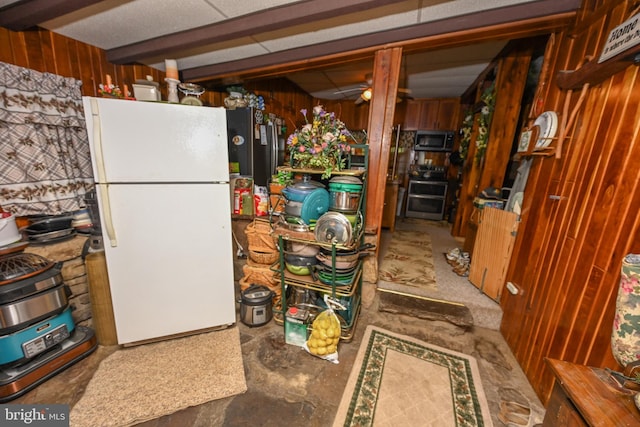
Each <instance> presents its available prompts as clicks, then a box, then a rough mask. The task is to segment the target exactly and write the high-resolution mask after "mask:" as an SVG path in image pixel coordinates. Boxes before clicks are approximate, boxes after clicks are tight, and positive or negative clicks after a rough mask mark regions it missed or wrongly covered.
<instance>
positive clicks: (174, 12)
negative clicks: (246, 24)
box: [41, 0, 224, 49]
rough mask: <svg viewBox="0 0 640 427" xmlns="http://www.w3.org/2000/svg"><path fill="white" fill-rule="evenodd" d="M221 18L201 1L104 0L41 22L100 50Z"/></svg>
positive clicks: (46, 26) (51, 28) (45, 26)
mask: <svg viewBox="0 0 640 427" xmlns="http://www.w3.org/2000/svg"><path fill="white" fill-rule="evenodd" d="M222 20H224V16H223V15H222V14H221V13H220V12H219V11H217V10H216V9H215V8H214V7H212V6H211V5H210V4H209V3H207V2H206V1H202V0H180V1H163V2H158V1H157V0H135V1H126V0H106V1H102V2H99V3H96V4H94V5H92V6H89V7H86V8H84V9H80V10H78V11H76V12H74V13H70V14H67V15H64V16H62V17H60V18H57V19H53V20H51V21H48V22H45V23H43V24H42V25H41V26H42V27H43V28H46V29H48V30H50V31H53V32H55V33H58V34H62V35H64V36H66V37H70V38H72V39H75V40H80V41H82V42H84V43H88V44H90V45H93V46H97V47H99V48H101V49H112V48H115V47H119V46H123V45H127V44H131V43H135V42H138V41H142V40H147V39H150V38H153V37H158V36H161V35H164V34H169V33H173V32H176V31H182V30H187V29H190V28H194V27H199V26H202V25H206V24H211V23H214V22H218V21H222Z"/></svg>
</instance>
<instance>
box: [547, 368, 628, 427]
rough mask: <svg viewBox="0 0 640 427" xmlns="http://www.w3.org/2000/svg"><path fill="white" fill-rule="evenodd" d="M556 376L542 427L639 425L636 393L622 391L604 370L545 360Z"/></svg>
mask: <svg viewBox="0 0 640 427" xmlns="http://www.w3.org/2000/svg"><path fill="white" fill-rule="evenodd" d="M545 361H546V362H547V364H548V365H549V367H550V368H551V371H552V372H553V374H554V375H555V377H556V382H555V385H554V387H553V391H552V393H551V399H549V403H548V404H547V412H546V415H545V417H544V421H543V423H542V425H543V427H551V426H562V427H577V426H616V427H620V426H640V411H639V410H638V409H637V408H636V406H635V404H634V402H633V396H634V395H635V393H636V392H634V391H631V390H627V389H624V388H622V387H620V386H619V385H618V383H617V382H616V381H615V380H614V379H613V378H612V377H611V376H610V375H609V373H607V372H606V371H605V370H604V369H599V368H590V367H588V366H584V365H575V364H573V363H569V362H564V361H561V360H554V359H545Z"/></svg>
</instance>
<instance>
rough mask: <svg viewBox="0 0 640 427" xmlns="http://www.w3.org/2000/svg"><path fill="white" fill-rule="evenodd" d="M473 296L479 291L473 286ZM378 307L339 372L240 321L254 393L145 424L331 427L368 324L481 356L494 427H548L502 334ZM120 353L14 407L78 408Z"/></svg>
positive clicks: (367, 288) (271, 327)
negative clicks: (506, 407)
mask: <svg viewBox="0 0 640 427" xmlns="http://www.w3.org/2000/svg"><path fill="white" fill-rule="evenodd" d="M461 280H463V279H461ZM472 291H475V288H473V286H471V285H470V292H472ZM378 303H379V295H378V292H377V291H376V289H375V285H374V284H369V283H365V284H364V287H363V306H362V310H361V313H360V317H359V318H358V320H357V323H356V325H355V332H354V336H353V339H352V341H351V342H341V343H340V344H339V349H338V352H339V359H340V363H339V364H337V365H336V364H332V363H330V362H327V361H324V360H321V359H319V358H316V357H313V356H311V355H309V354H307V353H306V352H305V351H304V350H302V349H301V348H299V347H295V346H291V345H288V344H285V342H284V334H283V327H282V326H279V325H277V324H276V323H275V322H273V321H272V322H270V323H268V324H267V325H264V326H261V327H256V328H250V327H247V326H245V325H244V324H242V323H240V322H239V323H238V327H239V329H240V333H241V341H242V352H243V357H244V369H245V375H246V378H247V386H248V390H247V392H246V393H244V394H242V395H238V396H234V397H230V398H227V399H221V400H217V401H212V402H209V403H206V404H203V405H200V406H197V407H192V408H188V409H185V410H183V411H180V412H177V413H175V414H172V415H168V416H165V417H162V418H158V419H156V420H152V421H148V422H145V423H142V424H140V425H141V426H145V427H167V426H181V427H182V426H203V427H204V426H254V425H255V426H282V425H304V426H318V427H321V426H327V425H331V423H332V422H333V418H334V415H335V413H336V411H337V408H338V405H339V403H340V400H341V397H342V392H343V389H344V387H345V385H346V382H347V379H348V376H349V373H350V371H351V366H352V364H353V361H354V359H355V357H356V353H357V351H358V347H359V344H360V342H361V340H362V336H363V334H364V331H365V327H366V325H368V324H371V325H376V326H379V327H382V328H386V329H388V330H390V331H393V332H397V333H401V334H406V335H410V336H413V337H415V338H418V339H420V340H423V341H425V342H429V343H432V344H435V345H438V346H441V347H445V348H449V349H452V350H455V351H458V352H462V353H466V354H470V355H472V356H474V357H475V358H476V359H477V361H478V366H479V368H480V373H481V377H482V378H481V379H482V384H483V386H484V390H485V393H486V396H487V400H488V403H489V408H490V411H491V417H492V421H493V424H494V426H504V425H511V426H515V425H516V424H505V423H504V422H502V421H501V419H500V417H499V416H498V415H499V413H500V405H501V402H503V401H515V402H518V403H520V404H523V405H526V406H528V407H530V408H531V416H530V417H529V423H528V424H527V425H529V426H534V425H536V424H539V423H541V422H542V418H543V416H544V408H543V406H542V405H541V403H540V401H539V399H538V398H537V397H536V395H535V393H534V391H533V389H532V388H531V386H530V384H529V383H528V381H527V379H526V377H525V375H524V373H523V372H522V370H521V369H520V367H519V365H518V363H517V361H516V360H515V358H514V357H513V354H512V353H511V351H510V349H509V347H508V346H507V344H506V342H505V341H504V339H503V338H502V336H501V335H500V332H499V331H497V330H494V329H486V328H482V327H477V326H473V327H470V328H469V327H460V326H456V325H454V324H452V323H449V322H446V321H437V320H435V321H434V320H424V319H420V318H417V317H413V316H407V315H403V314H392V313H387V312H381V311H378ZM114 349H115V348H114V347H109V348H105V347H99V348H98V350H97V351H96V352H94V353H93V354H91V355H90V356H88V357H87V358H86V359H84V360H82V361H80V362H78V363H77V364H75V365H74V366H72V367H71V368H69V369H67V370H66V371H64V372H62V373H60V374H58V375H57V376H56V377H54V378H52V379H50V380H49V381H47V382H45V383H43V384H42V385H40V386H38V387H37V388H35V389H34V390H32V391H30V392H29V393H27V394H25V395H24V396H21V397H19V398H18V399H16V400H14V401H12V402H11V403H43V404H51V403H61V404H69V405H71V406H73V405H74V404H75V403H76V402H77V401H78V400H79V399H80V398H81V397H82V393H83V390H84V388H85V387H86V384H87V383H88V382H89V380H90V379H91V376H92V374H93V372H94V371H95V369H96V368H97V366H98V364H99V363H100V361H101V360H102V359H104V358H105V357H106V356H107V355H109V354H111V353H112V352H113V351H114ZM407 386H408V387H410V386H411V385H410V384H407Z"/></svg>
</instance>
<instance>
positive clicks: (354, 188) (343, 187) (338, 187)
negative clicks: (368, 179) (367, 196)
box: [329, 182, 362, 193]
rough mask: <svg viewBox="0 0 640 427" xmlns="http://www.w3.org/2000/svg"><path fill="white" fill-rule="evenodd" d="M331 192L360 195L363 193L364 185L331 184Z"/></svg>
mask: <svg viewBox="0 0 640 427" xmlns="http://www.w3.org/2000/svg"><path fill="white" fill-rule="evenodd" d="M329 191H346V192H354V193H359V192H361V191H362V184H345V183H342V182H332V183H329Z"/></svg>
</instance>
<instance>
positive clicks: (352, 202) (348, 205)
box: [329, 190, 362, 212]
mask: <svg viewBox="0 0 640 427" xmlns="http://www.w3.org/2000/svg"><path fill="white" fill-rule="evenodd" d="M361 196H362V193H354V192H350V191H333V190H332V191H330V192H329V202H330V205H329V206H330V209H331V210H333V211H340V212H357V211H358V208H359V207H360V197H361Z"/></svg>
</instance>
